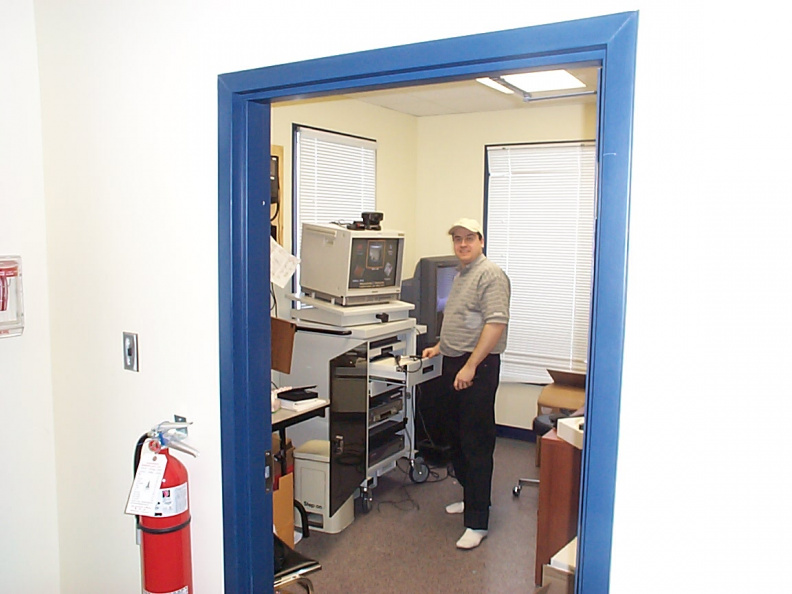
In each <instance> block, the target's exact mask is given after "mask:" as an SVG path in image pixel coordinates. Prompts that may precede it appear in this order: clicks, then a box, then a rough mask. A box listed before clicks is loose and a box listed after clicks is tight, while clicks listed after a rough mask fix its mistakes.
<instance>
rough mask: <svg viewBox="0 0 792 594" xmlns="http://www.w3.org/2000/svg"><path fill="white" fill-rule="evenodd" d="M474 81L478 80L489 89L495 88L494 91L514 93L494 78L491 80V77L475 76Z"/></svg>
mask: <svg viewBox="0 0 792 594" xmlns="http://www.w3.org/2000/svg"><path fill="white" fill-rule="evenodd" d="M476 82H480V83H481V84H482V85H486V86H488V87H489V88H490V89H495V90H496V91H500V92H501V93H506V94H511V93H514V91H512V90H511V89H510V88H509V87H504V86H503V85H502V84H500V83H499V82H498V81H496V80H492V79H491V78H477V79H476Z"/></svg>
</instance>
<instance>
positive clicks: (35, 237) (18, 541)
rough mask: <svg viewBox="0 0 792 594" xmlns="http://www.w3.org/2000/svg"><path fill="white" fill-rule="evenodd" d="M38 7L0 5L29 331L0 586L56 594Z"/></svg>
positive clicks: (11, 446) (2, 203) (8, 442)
mask: <svg viewBox="0 0 792 594" xmlns="http://www.w3.org/2000/svg"><path fill="white" fill-rule="evenodd" d="M36 59H37V56H36V30H35V26H34V19H33V4H32V3H31V2H30V1H29V0H10V1H8V2H3V3H1V4H0V80H2V81H3V82H2V89H3V90H2V92H0V257H2V256H8V255H18V256H21V257H22V267H23V275H24V278H23V281H24V282H23V284H24V306H25V314H26V324H25V330H24V332H23V334H22V336H18V337H10V338H9V337H6V338H0V435H2V436H3V440H4V443H5V447H4V448H3V450H4V451H3V455H2V462H0V468H2V474H3V476H2V478H0V535H2V536H0V592H32V593H38V592H42V593H43V592H51V593H54V592H58V584H59V577H58V572H59V568H58V563H59V562H58V526H57V498H56V493H55V439H54V436H53V414H52V379H51V375H50V328H49V323H50V312H49V301H48V297H47V254H46V248H47V240H46V231H47V229H46V225H45V221H44V179H43V173H42V157H41V119H40V113H41V111H40V108H41V105H40V102H39V85H38V65H37V63H36Z"/></svg>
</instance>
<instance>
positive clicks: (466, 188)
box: [272, 96, 597, 429]
mask: <svg viewBox="0 0 792 594" xmlns="http://www.w3.org/2000/svg"><path fill="white" fill-rule="evenodd" d="M596 117H597V109H596V103H594V102H591V101H590V102H587V103H583V104H577V105H574V104H567V105H558V104H553V102H542V103H536V104H531V105H524V106H522V107H521V108H519V109H512V110H507V111H498V112H484V113H471V114H458V115H447V116H425V117H414V116H409V115H404V114H401V113H398V112H395V111H393V110H390V109H384V108H381V107H377V106H374V105H371V104H368V103H365V102H363V101H356V100H354V96H352V98H350V99H332V98H328V99H325V100H311V101H296V102H291V103H281V104H276V105H275V106H274V107H273V110H272V143H273V144H279V145H281V146H283V147H284V149H285V150H284V155H285V158H284V172H285V173H284V178H285V179H284V180H283V186H282V187H283V189H284V192H283V196H284V198H285V202H284V206H286V211H285V215H286V216H285V221H286V223H285V224H286V227H287V237H288V236H290V232H291V209H290V205H291V181H292V175H291V167H292V124H293V123H298V124H303V125H309V126H313V127H317V128H324V129H329V130H333V131H335V132H342V133H346V134H353V135H358V136H364V137H366V138H372V139H374V140H376V141H377V208H378V210H381V211H382V212H383V213H385V223H386V224H385V226H386V227H388V228H395V229H401V230H404V231H405V232H406V233H407V242H406V248H405V262H404V268H403V277H404V278H410V277H411V276H412V273H413V271H414V268H415V263H416V262H417V261H418V259H420V258H422V257H425V256H436V255H444V254H451V253H453V250H452V248H451V245H450V243H449V239H448V235H447V233H446V231H447V229H448V226H449V225H450V224H451V223H452V222H453V221H454V220H455V219H457V218H459V217H461V216H471V217H475V218H478V219H479V220H482V221H483V211H484V151H485V148H484V147H485V146H486V145H488V144H508V143H515V142H546V141H559V140H584V139H593V138H594V136H595V133H596V125H597V123H596ZM279 297H280V295H279ZM284 304H285V301H284V300H283V299H282V298H279V305H278V311H279V315H281V317H283V316H285V315H286V314H285V312H286V311H287V310H286V309H285V308H284ZM537 397H538V390H537V389H536V387H535V386H529V385H520V384H509V385H503V386H502V387H501V389H500V390H499V392H498V397H497V400H496V411H495V413H496V420H497V422H498V423H499V424H501V425H507V426H510V427H518V428H522V429H530V428H531V424H532V421H533V418H534V416H535V414H536V398H537Z"/></svg>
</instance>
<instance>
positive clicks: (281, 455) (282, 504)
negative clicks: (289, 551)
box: [272, 399, 330, 548]
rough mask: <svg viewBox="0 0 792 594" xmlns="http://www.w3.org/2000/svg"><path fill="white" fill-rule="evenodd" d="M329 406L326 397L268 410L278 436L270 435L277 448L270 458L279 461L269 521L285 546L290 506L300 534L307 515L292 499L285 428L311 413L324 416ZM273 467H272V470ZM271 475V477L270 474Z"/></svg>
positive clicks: (291, 532) (290, 520)
mask: <svg viewBox="0 0 792 594" xmlns="http://www.w3.org/2000/svg"><path fill="white" fill-rule="evenodd" d="M328 406H330V401H329V400H321V399H319V400H316V402H314V403H313V404H312V406H310V407H309V408H308V409H306V410H300V411H296V410H288V409H285V408H279V409H278V410H276V411H275V412H274V413H272V430H273V431H277V432H278V437H280V440H278V439H277V438H276V437H275V436H273V439H272V441H273V450H274V449H275V447H277V451H273V454H274V459H275V461H276V462H279V463H280V477H281V478H280V479H279V487H280V488H279V489H277V490H274V486H273V493H272V522H273V525H274V526H275V530H276V534H278V535H280V537H281V539H283V541H284V542H286V543H287V544H288V545H289V547H292V548H293V547H294V512H293V508H295V507H296V508H297V510H298V511H299V513H300V518H301V520H302V527H303V528H302V529H303V535H304V536H308V515H307V514H306V513H305V509H304V508H303V507H302V505H300V504H299V503H298V502H297V501H295V500H294V477H293V475H291V474H289V472H288V470H289V469H288V462H287V455H286V428H287V427H291V426H292V425H296V424H297V423H302V422H303V421H307V420H308V419H312V418H313V417H320V416H324V414H325V409H327V407H328ZM276 441H280V444H279V445H277V444H276V443H275V442H276ZM274 470H275V469H274V468H273V471H274ZM273 478H274V477H273Z"/></svg>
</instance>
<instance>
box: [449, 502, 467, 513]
mask: <svg viewBox="0 0 792 594" xmlns="http://www.w3.org/2000/svg"><path fill="white" fill-rule="evenodd" d="M464 511H465V502H464V501H457V502H456V503H449V504H448V505H446V513H447V514H461V513H462V512H464Z"/></svg>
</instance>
